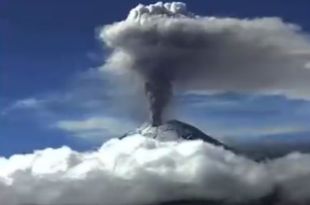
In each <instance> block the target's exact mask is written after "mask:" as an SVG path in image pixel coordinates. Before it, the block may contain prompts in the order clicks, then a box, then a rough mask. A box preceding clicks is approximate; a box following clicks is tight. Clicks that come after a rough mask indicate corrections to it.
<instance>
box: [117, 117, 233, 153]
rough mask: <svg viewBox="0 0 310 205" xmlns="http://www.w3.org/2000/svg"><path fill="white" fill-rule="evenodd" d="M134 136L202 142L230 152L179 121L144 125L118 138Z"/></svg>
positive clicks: (160, 139) (222, 144)
mask: <svg viewBox="0 0 310 205" xmlns="http://www.w3.org/2000/svg"><path fill="white" fill-rule="evenodd" d="M135 134H140V135H142V136H145V137H149V138H154V139H157V140H159V141H181V140H203V141H204V142H207V143H210V144H213V145H216V146H221V147H224V148H225V149H228V150H232V148H230V147H229V146H227V145H225V144H224V143H222V142H220V141H219V140H217V139H215V138H212V137H211V136H209V135H207V134H205V133H204V132H202V131H201V130H199V129H198V128H196V127H194V126H192V125H189V124H187V123H185V122H181V121H179V120H170V121H167V122H165V123H163V124H161V125H159V126H152V124H151V123H144V124H143V125H142V126H141V127H139V128H137V129H136V130H133V131H130V132H128V133H126V134H124V135H123V136H122V137H120V138H121V139H123V138H125V137H129V136H132V135H135Z"/></svg>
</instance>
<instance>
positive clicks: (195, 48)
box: [100, 2, 310, 125]
mask: <svg viewBox="0 0 310 205" xmlns="http://www.w3.org/2000/svg"><path fill="white" fill-rule="evenodd" d="M100 37H101V39H102V40H103V41H104V43H105V44H106V45H107V46H108V47H109V48H111V50H112V52H111V55H110V56H109V57H108V59H107V61H106V64H105V65H104V68H105V69H107V70H109V71H112V72H117V71H120V70H122V71H125V72H123V73H126V72H131V71H134V73H135V72H136V73H138V74H139V75H140V76H141V77H142V79H143V81H144V82H145V88H146V93H147V95H148V96H149V101H150V107H151V110H152V121H153V124H154V125H158V124H160V122H161V114H162V112H163V109H164V107H165V106H166V105H167V103H168V102H169V99H170V95H171V93H172V92H171V91H172V87H171V86H174V87H177V88H178V89H180V88H181V89H186V90H197V89H199V90H210V91H236V92H248V91H250V92H262V93H271V94H275V93H276V94H284V95H287V96H289V97H302V98H309V97H310V92H309V91H308V90H309V87H310V80H309V79H310V69H309V68H310V66H309V65H310V63H309V62H310V41H309V38H308V36H307V35H306V34H304V33H302V31H301V28H300V27H299V26H298V25H294V24H291V23H285V22H283V21H282V20H281V19H280V18H276V17H273V18H255V19H238V18H217V17H202V16H197V15H195V14H192V13H190V12H189V11H187V8H186V5H185V4H184V3H179V2H173V3H156V4H152V5H148V6H144V5H138V6H137V7H135V8H133V9H132V10H131V11H130V13H129V15H128V17H127V18H126V19H125V20H123V21H120V22H116V23H114V24H111V25H106V26H104V27H103V28H102V30H101V33H100Z"/></svg>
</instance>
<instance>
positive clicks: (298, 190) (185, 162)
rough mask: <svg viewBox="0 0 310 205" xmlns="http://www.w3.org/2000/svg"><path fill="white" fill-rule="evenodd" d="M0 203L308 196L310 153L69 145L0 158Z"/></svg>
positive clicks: (134, 142)
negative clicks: (262, 156) (266, 156)
mask: <svg viewBox="0 0 310 205" xmlns="http://www.w3.org/2000/svg"><path fill="white" fill-rule="evenodd" d="M0 170H1V171H0V202H1V204H3V205H21V204H37V205H65V204H66V205H67V204H74V205H84V204H87V205H95V204H96V205H98V204H104V205H122V204H129V205H130V204H132V205H139V204H149V203H154V202H160V201H169V200H176V199H184V198H185V199H214V200H225V201H229V202H240V201H247V200H255V199H258V198H261V197H263V196H265V195H267V194H269V193H271V192H272V191H273V189H274V188H275V187H277V188H280V189H279V190H280V191H281V192H280V194H281V195H280V196H281V197H282V198H281V200H283V201H286V202H287V201H290V202H306V201H308V200H310V182H309V177H310V155H308V154H298V153H295V154H290V155H288V156H286V157H283V158H279V159H276V160H272V161H269V162H265V163H257V162H254V161H252V160H250V159H247V158H244V157H242V156H237V155H235V154H234V153H232V152H230V151H226V150H224V149H223V148H221V147H215V146H213V145H211V144H208V143H204V142H202V141H183V142H161V141H157V140H155V139H151V138H145V137H142V136H139V135H135V136H131V137H128V138H125V139H123V140H118V139H112V140H110V141H108V142H106V143H105V144H103V145H102V147H101V148H100V149H99V150H97V151H93V152H85V153H79V152H76V151H73V150H71V149H70V148H68V147H62V148H59V149H45V150H40V151H35V152H34V153H32V154H25V155H14V156H12V157H10V158H0Z"/></svg>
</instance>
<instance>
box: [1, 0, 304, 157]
mask: <svg viewBox="0 0 310 205" xmlns="http://www.w3.org/2000/svg"><path fill="white" fill-rule="evenodd" d="M153 2H154V1H120V0H115V1H103V0H92V1H87V2H86V1H85V0H66V1H61V0H56V1H53V0H47V1H40V0H27V1H22V0H1V1H0V32H1V34H0V37H1V45H0V49H1V50H0V53H1V56H0V69H1V70H0V108H1V110H0V114H1V115H0V130H1V132H0V155H5V156H8V155H11V154H14V153H25V152H31V151H32V150H34V149H41V148H44V147H58V146H61V145H69V146H71V147H73V148H75V149H78V150H85V149H91V148H94V147H97V146H99V145H100V143H102V141H104V140H107V139H108V138H109V137H111V136H117V135H118V134H121V133H123V132H125V131H126V130H128V129H131V128H133V127H135V126H136V125H139V124H141V123H142V122H143V120H144V117H145V113H143V112H135V109H138V110H139V106H135V105H132V106H122V102H123V101H126V98H125V97H122V96H119V93H118V92H117V91H116V90H113V89H111V88H114V87H115V86H114V85H113V82H111V79H109V78H108V77H107V76H96V75H93V72H92V70H94V69H95V68H97V67H98V66H100V65H102V63H103V62H104V56H105V54H104V50H103V48H102V47H103V46H102V43H101V42H100V41H99V40H98V38H97V37H96V31H97V29H98V28H99V27H100V26H102V25H104V24H109V23H112V22H114V21H118V20H121V19H123V18H125V17H126V16H127V13H128V11H129V10H130V9H131V8H132V7H134V6H136V5H137V4H138V3H144V4H148V3H153ZM184 2H185V3H187V6H188V8H189V9H190V10H191V11H193V12H195V13H197V14H200V15H210V16H211V15H216V16H232V17H240V18H253V17H262V16H279V17H281V18H283V19H284V20H285V21H289V22H293V23H295V24H298V25H300V26H301V27H302V28H303V30H304V31H306V32H310V21H309V20H308V19H310V14H309V11H308V8H309V2H308V1H307V0H304V1H303V0H297V1H280V0H275V1H267V0H260V1H258V0H257V1H247V0H235V1H226V0H197V1H184ZM116 101H117V102H118V103H115V102H116ZM174 103H175V104H174V105H176V106H175V108H174V110H173V113H174V116H177V117H178V118H180V119H183V120H184V121H188V122H190V123H193V124H195V125H197V126H198V127H199V128H201V129H203V130H205V131H206V132H208V133H210V134H212V135H214V136H218V137H220V138H223V139H224V140H227V141H229V142H232V141H241V140H243V141H250V140H256V139H257V138H264V139H265V138H266V137H267V138H268V139H272V137H273V136H275V135H276V136H278V135H281V134H283V136H284V135H285V136H288V135H289V136H290V137H291V138H292V139H295V138H296V140H297V139H298V140H300V137H299V136H302V137H303V138H304V136H306V135H307V133H310V129H308V127H307V122H309V120H310V102H308V101H306V100H296V99H295V100H292V99H287V98H286V97H284V96H279V95H278V96H263V95H257V94H237V93H223V94H214V95H212V94H201V93H200V94H197V93H191V94H186V95H185V94H180V95H178V96H176V99H175V102H174ZM124 104H126V103H124ZM128 107H130V108H131V109H130V110H129V108H128ZM133 115H137V116H133ZM120 126H122V129H120V128H119V127H120ZM275 139H277V140H279V137H277V138H275ZM280 140H281V139H280ZM309 141H310V140H309Z"/></svg>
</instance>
